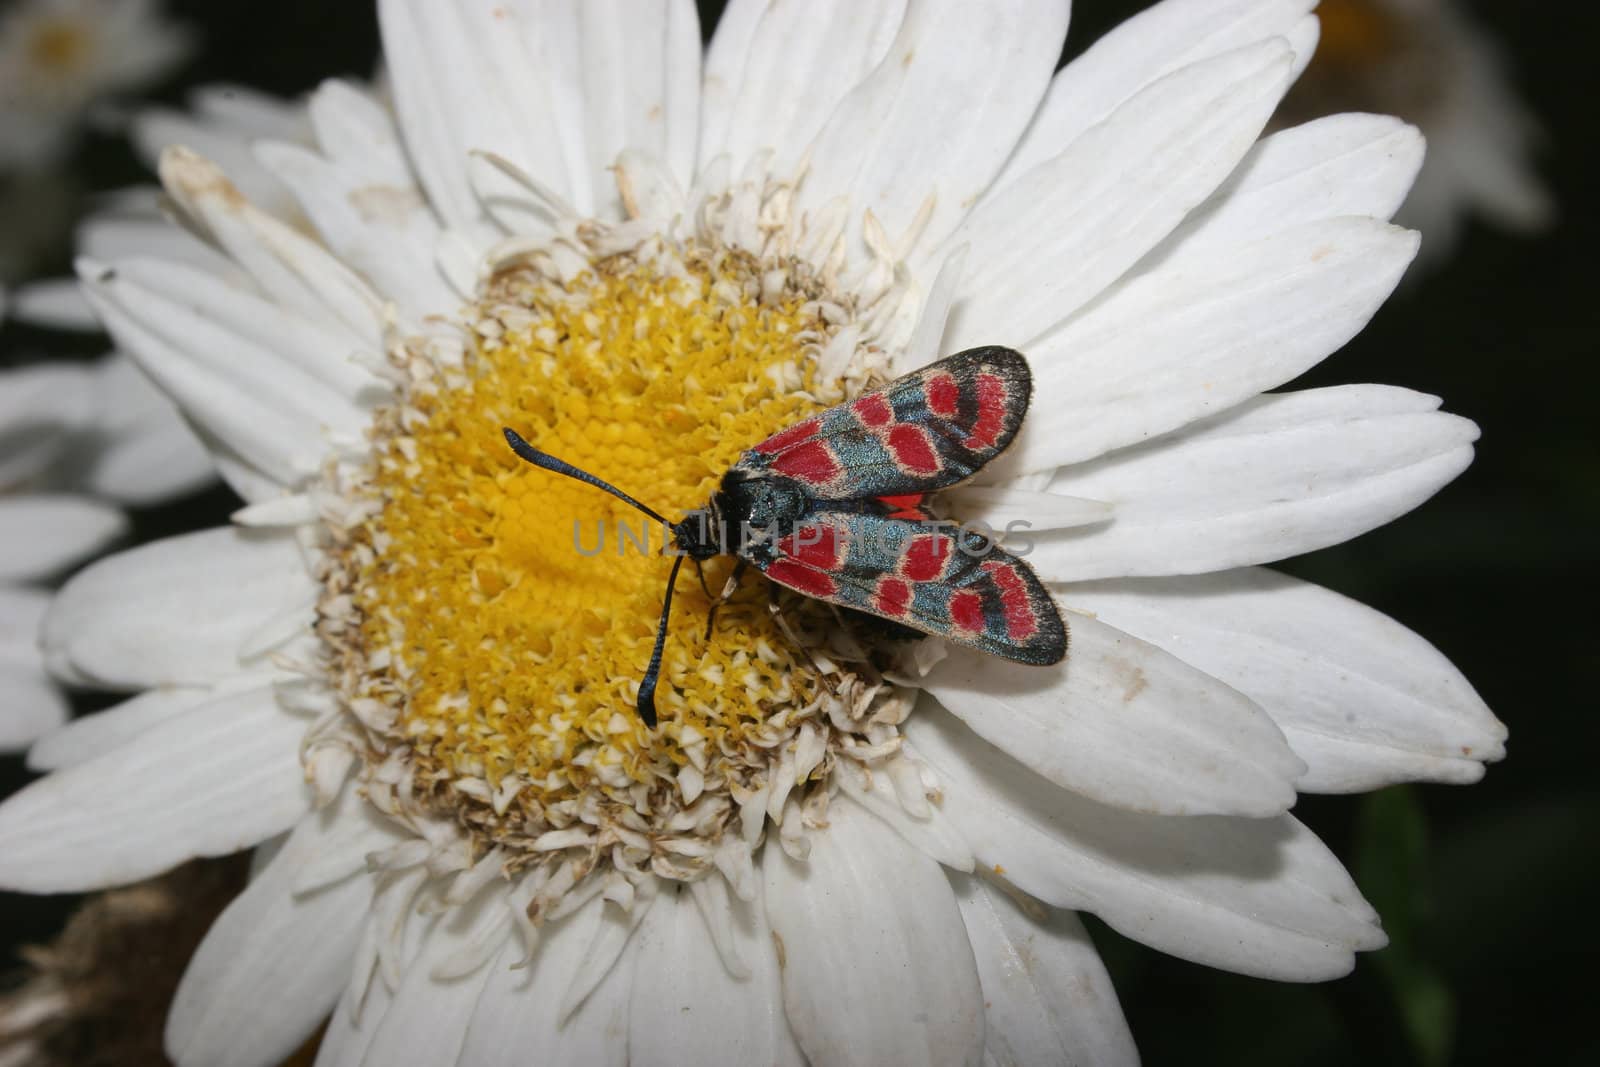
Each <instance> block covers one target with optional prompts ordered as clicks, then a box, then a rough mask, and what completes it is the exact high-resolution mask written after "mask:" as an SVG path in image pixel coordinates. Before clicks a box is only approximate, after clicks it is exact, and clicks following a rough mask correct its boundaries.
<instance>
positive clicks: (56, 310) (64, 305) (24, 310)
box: [6, 278, 100, 333]
mask: <svg viewBox="0 0 1600 1067" xmlns="http://www.w3.org/2000/svg"><path fill="white" fill-rule="evenodd" d="M6 316H7V317H8V318H13V319H16V320H17V321H19V322H26V323H29V324H31V325H34V326H43V327H45V328H47V329H51V330H81V331H84V332H87V333H96V332H98V331H99V329H100V320H99V319H97V318H95V316H94V309H93V308H91V307H90V306H89V303H88V301H86V300H84V298H83V292H82V290H80V289H79V288H78V283H77V281H76V280H75V279H72V278H52V279H50V280H49V281H42V282H33V283H31V284H28V285H24V286H22V287H20V288H19V289H18V290H17V291H16V292H15V293H13V294H12V296H11V307H10V308H8V309H7V311H6Z"/></svg>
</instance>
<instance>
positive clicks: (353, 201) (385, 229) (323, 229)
mask: <svg viewBox="0 0 1600 1067" xmlns="http://www.w3.org/2000/svg"><path fill="white" fill-rule="evenodd" d="M336 84H337V83H336ZM328 91H329V90H328V89H327V88H326V87H325V88H324V89H323V90H322V92H323V93H326V92H328ZM379 117H384V116H382V113H381V112H380V113H379ZM384 118H385V119H386V117H384ZM374 132H375V133H376V132H377V131H374ZM385 132H386V133H387V131H385ZM389 147H395V146H394V145H392V144H391V145H389ZM256 152H257V154H258V155H259V156H260V157H261V161H262V163H263V164H264V165H265V166H267V167H269V168H271V170H272V171H273V173H275V174H277V175H278V176H279V177H280V178H282V179H283V182H284V183H285V184H286V185H288V186H289V187H290V188H291V189H293V190H294V192H295V196H296V197H298V198H299V200H300V204H301V206H302V207H303V208H304V209H305V212H306V214H307V215H308V216H310V218H311V220H312V222H313V223H314V224H315V225H316V227H317V230H318V232H319V233H321V234H322V237H323V239H324V240H325V241H327V242H328V246H329V247H330V248H332V249H333V250H334V251H335V252H337V253H338V254H339V257H340V258H341V259H343V260H344V261H345V262H347V263H349V264H350V265H351V266H353V267H355V268H356V269H357V270H359V271H361V273H362V274H363V275H364V276H365V277H366V278H367V279H368V280H369V281H371V282H372V283H373V285H375V286H376V287H377V289H378V291H379V292H381V293H382V294H383V295H384V296H386V297H388V298H389V299H391V300H393V301H394V302H395V303H396V304H397V305H398V306H399V307H400V308H401V309H402V310H403V311H404V312H405V313H406V314H407V317H408V318H409V319H411V320H417V319H420V318H421V317H422V316H425V315H430V314H446V313H448V312H450V311H452V310H454V309H455V307H456V306H457V304H458V302H459V301H458V300H457V298H456V296H455V293H454V290H452V289H451V288H450V286H449V285H448V284H447V283H446V282H445V280H444V277H443V275H441V274H440V273H439V271H438V270H437V269H435V267H434V265H433V249H434V246H435V244H436V243H437V241H438V232H439V226H438V223H437V222H436V221H435V220H434V217H433V213H432V212H431V211H429V210H428V203H427V201H426V200H424V199H423V197H422V194H421V192H419V191H418V190H417V189H416V187H415V186H413V185H411V183H410V179H409V177H408V176H403V177H401V178H400V180H399V181H385V180H376V181H375V180H373V179H372V177H371V176H369V175H367V174H365V173H362V172H361V171H359V170H356V169H355V168H354V167H353V166H349V165H343V164H340V163H337V162H334V161H332V160H329V159H327V158H325V157H323V156H321V155H318V154H317V153H315V152H312V151H310V150H309V149H305V148H301V147H299V146H298V145H285V144H276V143H266V144H262V145H259V146H257V149H256Z"/></svg>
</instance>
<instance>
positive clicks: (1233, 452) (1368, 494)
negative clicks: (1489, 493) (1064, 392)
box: [1028, 385, 1478, 582]
mask: <svg viewBox="0 0 1600 1067" xmlns="http://www.w3.org/2000/svg"><path fill="white" fill-rule="evenodd" d="M1438 406H1439V401H1438V399H1437V398H1436V397H1430V396H1425V395H1423V394H1421V393H1414V392H1411V391H1410V390H1407V389H1396V388H1392V387H1389V386H1379V385H1349V386H1339V387H1335V388H1331V389H1309V390H1305V391H1302V392H1298V393H1284V394H1280V395H1274V396H1263V397H1259V398H1257V399H1256V400H1253V401H1250V402H1249V403H1246V404H1241V405H1240V406H1239V407H1237V408H1235V409H1234V410H1233V411H1230V412H1227V413H1226V414H1224V415H1222V416H1219V417H1216V418H1211V419H1207V420H1204V421H1203V422H1198V423H1195V424H1193V425H1191V426H1189V427H1187V428H1186V429H1184V430H1183V431H1181V432H1180V433H1177V434H1174V435H1171V436H1168V437H1164V438H1161V439H1160V440H1157V441H1152V442H1151V443H1150V444H1148V445H1142V446H1139V447H1136V448H1129V449H1125V450H1123V451H1121V452H1117V453H1113V454H1112V455H1110V456H1106V457H1105V458H1103V459H1099V460H1096V461H1094V462H1092V463H1086V464H1083V465H1081V466H1076V467H1071V468H1068V469H1067V470H1064V471H1062V472H1061V473H1060V474H1059V475H1057V476H1056V479H1055V480H1054V481H1053V482H1052V483H1051V486H1050V488H1051V489H1052V490H1059V491H1060V492H1063V493H1067V494H1069V495H1071V496H1083V497H1090V498H1092V499H1095V500H1106V501H1109V502H1110V503H1111V504H1112V506H1114V507H1115V508H1116V509H1117V517H1116V521H1114V522H1112V523H1109V524H1106V525H1104V526H1091V527H1084V528H1081V529H1078V530H1069V531H1063V532H1059V533H1044V534H1041V535H1039V537H1038V539H1037V542H1036V544H1035V546H1034V550H1033V553H1032V554H1031V555H1029V557H1028V562H1029V563H1030V564H1031V565H1032V566H1033V568H1034V569H1035V570H1036V571H1038V572H1039V575H1040V577H1042V578H1044V579H1045V580H1046V581H1052V582H1065V581H1080V580H1086V579H1090V578H1115V577H1138V576H1144V575H1172V574H1199V573H1204V572H1206V571H1216V570H1226V569H1227V568H1230V567H1240V566H1246V565H1249V564H1255V563H1268V562H1271V561H1273V560H1278V559H1284V558H1286V557H1289V556H1297V555H1300V554H1301V553H1303V552H1310V551H1312V550H1314V549H1318V548H1325V547H1327V546H1328V545H1336V544H1339V543H1340V542H1341V541H1347V540H1349V539H1350V538H1352V537H1355V536H1357V535H1359V534H1363V533H1366V532H1367V531H1368V530H1371V529H1373V528H1375V527H1378V526H1382V525H1383V524H1384V523H1387V522H1391V521H1393V520H1394V519H1396V518H1398V517H1400V516H1401V515H1404V514H1405V513H1406V512H1408V511H1410V510H1411V509H1412V508H1414V507H1416V506H1417V505H1418V504H1420V503H1422V502H1423V501H1424V500H1426V499H1428V498H1429V497H1430V496H1432V495H1433V494H1434V493H1436V492H1438V491H1439V490H1440V489H1441V488H1442V487H1443V486H1445V485H1446V484H1448V483H1449V482H1450V481H1451V480H1452V479H1453V478H1455V476H1456V475H1458V474H1460V473H1461V472H1462V471H1463V470H1465V469H1466V467H1467V464H1468V463H1470V462H1471V461H1472V442H1473V441H1475V440H1477V437H1478V428H1477V427H1476V426H1474V425H1473V424H1472V423H1471V422H1469V421H1468V420H1466V419H1463V418H1459V417H1457V416H1454V415H1447V414H1444V413H1442V412H1439V411H1436V410H1435V409H1436V408H1437V407H1438Z"/></svg>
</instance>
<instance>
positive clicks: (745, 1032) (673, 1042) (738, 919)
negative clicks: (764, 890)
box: [628, 886, 805, 1067]
mask: <svg viewBox="0 0 1600 1067" xmlns="http://www.w3.org/2000/svg"><path fill="white" fill-rule="evenodd" d="M730 906H731V907H732V908H733V909H734V912H735V915H734V923H733V930H734V931H735V935H736V937H737V938H738V941H739V954H740V957H741V958H742V959H744V960H745V962H746V963H748V964H750V965H751V967H752V974H751V975H750V976H749V977H747V978H743V979H739V978H734V977H732V976H731V975H729V974H728V971H727V968H726V967H724V966H723V964H722V958H721V957H720V956H719V955H718V954H717V949H716V946H715V945H714V944H713V943H712V940H711V938H710V937H709V936H708V935H707V933H706V924H705V922H704V920H702V919H701V917H700V914H699V909H698V908H697V907H696V906H695V903H694V900H693V899H692V894H691V893H690V892H689V891H688V889H687V888H683V887H679V886H669V887H668V888H667V889H665V890H663V891H662V893H661V895H660V899H658V900H657V901H656V902H655V904H654V905H653V906H652V907H651V908H650V914H649V915H648V916H646V917H645V920H644V923H643V925H641V926H640V927H639V931H638V933H636V934H635V935H634V937H635V938H637V939H638V942H639V950H638V958H637V961H636V963H635V964H634V976H633V1000H632V1004H631V1006H630V1008H629V1011H628V1062H629V1063H630V1064H633V1065H634V1067H656V1065H659V1067H674V1065H676V1064H682V1063H706V1064H714V1063H745V1064H774V1065H785V1064H786V1065H795V1067H798V1065H799V1064H802V1063H804V1062H805V1061H804V1059H803V1058H802V1057H801V1055H800V1048H799V1046H798V1045H796V1044H795V1042H794V1038H793V1037H792V1036H791V1035H790V1033H789V1024H788V1021H787V1020H786V1019H785V1017H784V1014H783V989H782V987H781V985H780V984H779V980H778V957H777V953H776V952H775V951H774V949H773V944H772V932H771V930H770V929H769V928H768V926H767V919H766V914H765V912H764V910H763V908H762V906H761V899H760V897H759V896H758V897H757V898H756V900H755V901H753V902H751V903H749V904H744V903H735V904H731V905H730Z"/></svg>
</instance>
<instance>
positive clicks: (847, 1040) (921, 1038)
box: [762, 800, 983, 1067]
mask: <svg viewBox="0 0 1600 1067" xmlns="http://www.w3.org/2000/svg"><path fill="white" fill-rule="evenodd" d="M828 823H829V825H828V832H827V833H825V834H817V835H815V836H814V837H813V839H812V848H811V856H810V861H809V862H808V863H797V862H795V860H793V859H792V858H790V857H789V856H788V855H787V854H786V853H784V852H783V851H782V850H780V849H776V848H768V849H766V850H765V853H764V857H763V860H762V868H763V872H764V874H765V879H766V904H767V915H768V917H769V921H770V922H771V923H772V929H773V936H774V941H775V942H776V943H777V945H778V964H779V968H780V972H781V974H782V977H783V1003H784V1008H785V1010H786V1011H787V1014H788V1017H789V1025H790V1026H791V1027H792V1028H793V1032H794V1035H795V1038H796V1040H798V1041H799V1044H800V1047H801V1049H803V1050H804V1051H805V1054H806V1056H807V1057H809V1058H810V1060H811V1062H812V1063H827V1064H842V1065H843V1064H872V1065H874V1067H890V1065H893V1064H907V1065H911V1064H917V1065H923V1064H971V1063H976V1062H978V1061H979V1059H980V1057H981V1055H982V1049H983V995H982V992H981V990H980V988H979V984H978V973H977V968H976V964H975V963H974V961H973V958H972V946H971V945H970V944H969V943H968V941H967V933H966V929H965V927H964V926H963V925H962V923H961V913H960V911H959V910H958V909H957V908H956V905H955V898H954V895H953V893H952V892H951V890H950V884H949V882H947V881H946V880H945V876H944V872H943V871H942V870H941V869H940V867H939V865H938V864H937V863H935V862H934V861H933V860H931V859H928V858H927V857H926V856H924V855H922V854H921V853H920V852H917V851H916V850H915V849H913V848H912V847H911V846H910V845H908V844H906V843H905V842H904V841H902V840H901V839H900V838H899V837H898V836H896V835H895V833H894V831H892V830H890V829H889V828H888V827H887V826H885V825H884V824H883V823H881V822H879V821H878V820H877V819H875V818H873V817H872V816H870V815H868V814H867V813H866V812H864V811H862V810H861V809H860V808H859V807H856V806H855V805H854V804H852V803H851V802H849V801H844V800H841V801H839V802H836V803H835V804H834V805H833V806H832V807H831V808H830V809H829V811H828ZM907 900H914V901H916V902H917V907H916V908H915V909H914V910H913V909H908V908H906V907H904V906H903V905H902V902H903V901H907ZM864 959H865V960H871V961H872V966H871V967H870V968H864V967H861V966H860V965H859V962H860V961H861V960H864ZM879 975H893V976H894V980H893V981H890V982H883V981H880V980H879V979H878V977H877V976H879Z"/></svg>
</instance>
